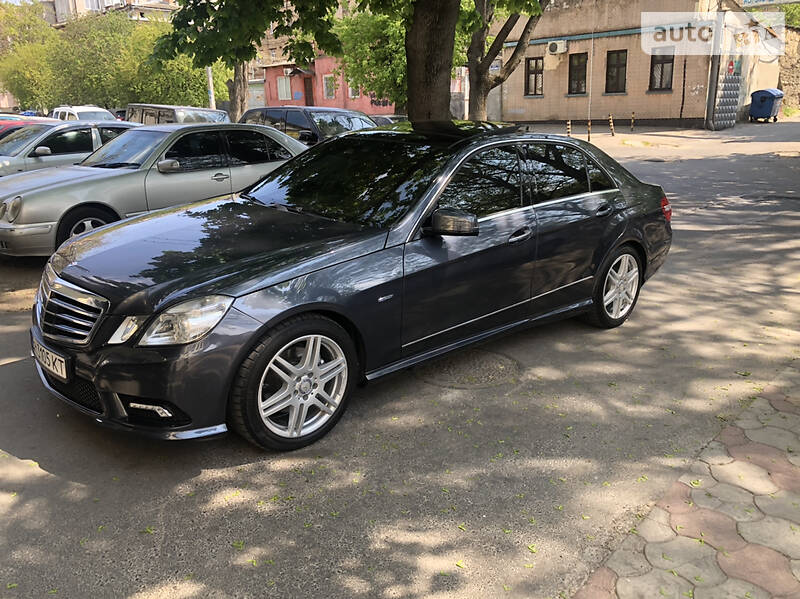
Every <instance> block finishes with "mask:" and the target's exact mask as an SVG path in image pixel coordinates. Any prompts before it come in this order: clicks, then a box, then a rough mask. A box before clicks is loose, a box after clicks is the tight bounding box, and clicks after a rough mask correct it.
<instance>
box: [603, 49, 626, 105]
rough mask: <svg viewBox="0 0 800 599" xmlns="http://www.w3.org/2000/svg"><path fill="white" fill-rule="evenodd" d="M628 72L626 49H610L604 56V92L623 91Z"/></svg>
mask: <svg viewBox="0 0 800 599" xmlns="http://www.w3.org/2000/svg"><path fill="white" fill-rule="evenodd" d="M627 72H628V51H627V50H611V51H610V52H609V53H608V56H607V58H606V93H607V94H621V93H625V77H626V75H627Z"/></svg>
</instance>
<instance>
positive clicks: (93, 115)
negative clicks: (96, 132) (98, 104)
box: [78, 110, 117, 121]
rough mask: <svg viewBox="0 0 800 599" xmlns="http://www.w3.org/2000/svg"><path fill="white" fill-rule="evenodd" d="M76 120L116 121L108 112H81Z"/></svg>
mask: <svg viewBox="0 0 800 599" xmlns="http://www.w3.org/2000/svg"><path fill="white" fill-rule="evenodd" d="M78 118H79V119H80V120H82V121H116V120H117V117H115V116H114V115H113V114H111V113H110V112H109V111H108V110H81V111H80V112H79V113H78Z"/></svg>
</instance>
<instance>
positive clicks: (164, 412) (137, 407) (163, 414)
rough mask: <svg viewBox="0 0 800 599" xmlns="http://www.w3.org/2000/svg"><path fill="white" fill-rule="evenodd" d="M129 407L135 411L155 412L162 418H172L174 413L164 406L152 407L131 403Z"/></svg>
mask: <svg viewBox="0 0 800 599" xmlns="http://www.w3.org/2000/svg"><path fill="white" fill-rule="evenodd" d="M128 407H129V408H131V409H133V410H148V411H149V412H155V413H156V414H158V415H159V416H161V417H162V418H172V412H170V411H169V410H168V409H167V408H164V407H162V406H151V405H150V404H146V403H133V402H131V403H129V404H128Z"/></svg>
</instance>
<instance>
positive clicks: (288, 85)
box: [278, 77, 292, 100]
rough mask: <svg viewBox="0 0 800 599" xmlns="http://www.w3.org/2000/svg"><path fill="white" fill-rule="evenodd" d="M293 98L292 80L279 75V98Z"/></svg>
mask: <svg viewBox="0 0 800 599" xmlns="http://www.w3.org/2000/svg"><path fill="white" fill-rule="evenodd" d="M291 99H292V82H291V80H290V79H289V78H288V77H278V100H291Z"/></svg>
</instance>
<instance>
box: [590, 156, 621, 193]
mask: <svg viewBox="0 0 800 599" xmlns="http://www.w3.org/2000/svg"><path fill="white" fill-rule="evenodd" d="M586 168H587V169H588V170H589V184H590V185H591V186H592V191H604V190H606V189H616V188H617V185H616V184H615V183H614V182H613V181H612V180H611V179H609V177H608V175H606V174H605V173H604V172H603V171H602V169H601V168H600V167H599V166H597V165H596V164H595V163H594V161H593V160H591V159H587V160H586Z"/></svg>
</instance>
